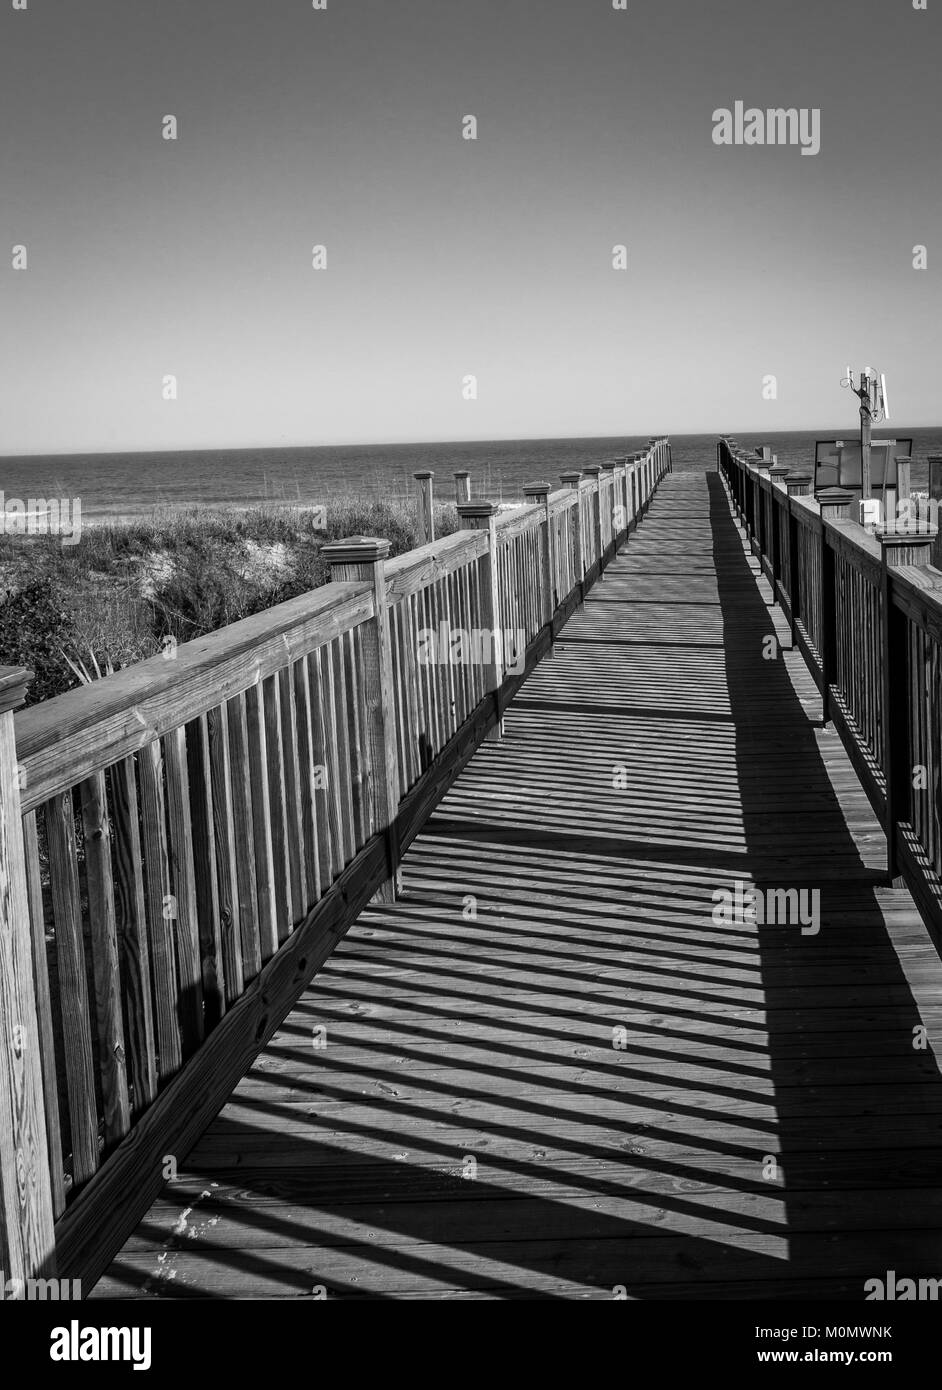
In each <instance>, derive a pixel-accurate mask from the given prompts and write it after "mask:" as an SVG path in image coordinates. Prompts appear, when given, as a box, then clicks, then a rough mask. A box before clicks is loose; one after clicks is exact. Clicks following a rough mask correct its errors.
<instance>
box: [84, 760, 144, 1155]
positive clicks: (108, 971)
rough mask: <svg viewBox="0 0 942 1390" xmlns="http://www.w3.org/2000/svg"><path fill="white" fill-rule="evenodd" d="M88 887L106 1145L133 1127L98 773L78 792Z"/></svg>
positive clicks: (104, 803)
mask: <svg viewBox="0 0 942 1390" xmlns="http://www.w3.org/2000/svg"><path fill="white" fill-rule="evenodd" d="M79 795H80V799H81V805H82V825H83V831H84V847H85V877H86V883H87V885H88V919H89V928H90V932H89V935H90V937H91V950H92V972H93V979H94V983H95V1021H96V1024H97V1030H98V1080H99V1084H100V1086H101V1098H102V1112H103V1120H104V1135H105V1145H106V1147H110V1146H111V1145H113V1144H115V1143H117V1142H118V1140H120V1139H123V1138H124V1136H125V1134H127V1132H128V1129H129V1128H130V1125H131V1107H130V1104H129V1101H128V1080H127V1064H126V1059H125V1046H124V1019H123V1017H122V1009H121V980H120V975H119V971H118V927H117V918H116V915H115V901H114V877H113V873H112V865H111V824H110V820H109V816H108V797H107V791H106V788H105V774H104V773H103V772H98V773H96V774H95V776H94V777H89V778H88V779H87V780H86V781H85V782H83V783H82V785H81V788H80V790H79Z"/></svg>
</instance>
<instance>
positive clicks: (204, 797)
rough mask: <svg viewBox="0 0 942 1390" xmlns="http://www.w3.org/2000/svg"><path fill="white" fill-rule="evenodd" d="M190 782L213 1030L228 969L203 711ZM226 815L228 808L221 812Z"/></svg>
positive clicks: (191, 734)
mask: <svg viewBox="0 0 942 1390" xmlns="http://www.w3.org/2000/svg"><path fill="white" fill-rule="evenodd" d="M184 739H185V745H186V759H187V778H188V782H189V805H190V824H191V839H192V846H193V887H194V894H195V904H196V923H197V938H198V943H199V958H200V980H201V986H202V999H203V1027H204V1029H207V1030H209V1029H212V1028H215V1026H216V1024H217V1023H218V1022H219V1020H220V1018H221V1017H222V1015H223V1013H224V1012H225V1008H226V972H225V966H224V964H223V947H222V909H221V907H220V902H219V871H218V866H217V862H216V830H215V822H216V808H215V806H214V804H213V774H212V764H211V761H210V753H209V726H208V723H207V716H206V715H201V716H200V718H199V719H194V720H192V721H191V722H190V724H188V725H187V727H186V729H185V731H184ZM223 814H224V811H223Z"/></svg>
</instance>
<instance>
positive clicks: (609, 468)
mask: <svg viewBox="0 0 942 1390" xmlns="http://www.w3.org/2000/svg"><path fill="white" fill-rule="evenodd" d="M617 468H618V460H617V459H605V460H604V462H603V464H602V470H603V472H604V473H607V474H610V475H611V479H612V482H611V488H612V495H611V498H610V502H611V506H610V508H609V510H610V512H611V518H610V526H611V532H612V559H613V560H614V558H615V556H616V555H617V554H618V511H619V503H618V481H617V477H618V475H617V473H616V471H615V470H616V469H617ZM599 480H600V482H601V474H600V475H599Z"/></svg>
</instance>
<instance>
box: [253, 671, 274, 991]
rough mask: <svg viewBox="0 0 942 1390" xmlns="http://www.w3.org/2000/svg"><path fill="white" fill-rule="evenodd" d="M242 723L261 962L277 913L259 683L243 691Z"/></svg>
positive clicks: (267, 952) (270, 943)
mask: <svg viewBox="0 0 942 1390" xmlns="http://www.w3.org/2000/svg"><path fill="white" fill-rule="evenodd" d="M245 724H246V746H247V751H248V771H249V785H250V790H251V801H252V835H253V840H254V849H255V888H256V906H257V909H258V935H259V950H260V953H261V955H260V958H261V962H262V964H264V963H265V961H267V960H269V959H270V958H271V956H273V955H274V953H275V952H276V951H277V949H278V912H277V906H276V903H277V894H276V888H275V854H274V847H273V841H272V825H271V817H272V808H271V789H270V783H269V780H268V731H267V728H266V720H265V708H264V689H263V686H262V684H261V682H260V683H259V684H257V685H253V686H251V687H250V688H249V689H248V690H247V691H246V692H245Z"/></svg>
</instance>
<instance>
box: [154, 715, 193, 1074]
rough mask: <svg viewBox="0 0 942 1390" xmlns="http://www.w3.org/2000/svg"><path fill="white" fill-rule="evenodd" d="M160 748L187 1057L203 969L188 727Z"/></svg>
mask: <svg viewBox="0 0 942 1390" xmlns="http://www.w3.org/2000/svg"><path fill="white" fill-rule="evenodd" d="M161 742H162V743H163V749H164V766H165V769H166V791H167V826H168V829H169V836H168V848H169V851H170V882H171V896H170V901H169V903H167V904H166V905H165V908H166V911H168V912H169V916H170V921H171V923H172V927H173V931H174V937H175V940H176V947H177V979H178V982H179V987H180V993H179V996H178V999H177V1009H178V1010H179V1014H180V1035H181V1040H182V1043H183V1055H184V1057H188V1056H189V1055H190V1054H191V1053H192V1052H194V1051H195V1050H196V1048H197V1047H198V1046H199V1044H200V1042H201V1041H202V1038H203V1031H204V1021H203V969H202V959H201V951H200V934H199V916H198V909H197V899H196V865H195V862H194V858H193V810H192V807H193V803H192V800H191V797H190V777H189V769H188V766H187V752H186V730H185V729H184V728H181V729H174V730H173V731H172V732H171V733H169V734H167V735H165V737H164V738H163V739H162V740H161Z"/></svg>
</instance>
